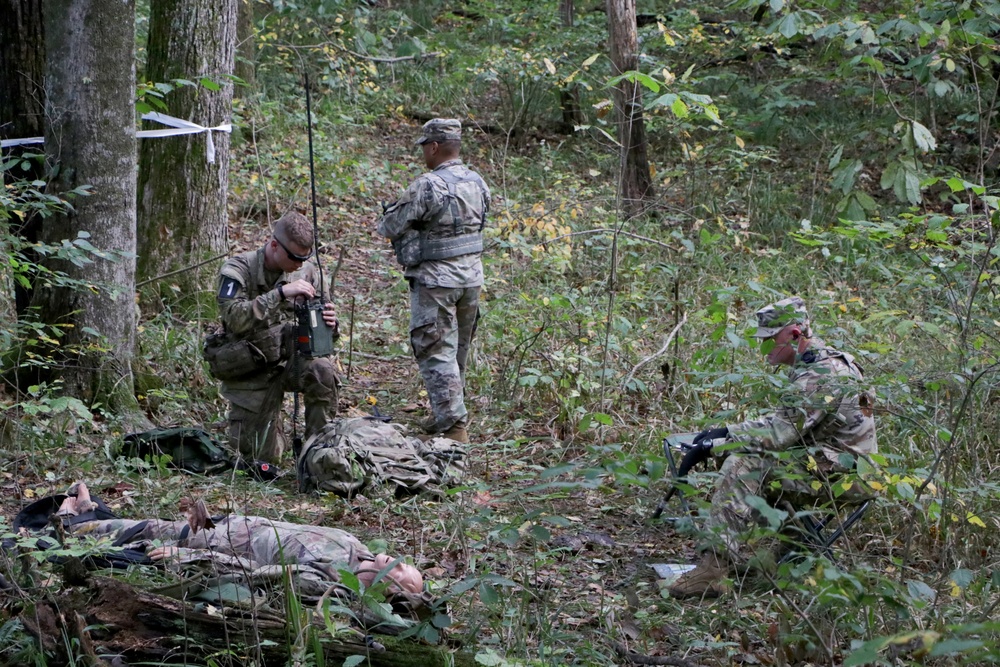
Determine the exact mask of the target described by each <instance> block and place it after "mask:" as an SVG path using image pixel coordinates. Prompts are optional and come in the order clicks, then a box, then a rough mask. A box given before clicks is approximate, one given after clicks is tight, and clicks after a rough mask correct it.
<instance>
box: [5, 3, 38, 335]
mask: <svg viewBox="0 0 1000 667" xmlns="http://www.w3.org/2000/svg"><path fill="white" fill-rule="evenodd" d="M0 45H2V47H0V139H23V138H26V137H40V136H42V132H43V129H42V128H43V125H42V118H43V111H44V100H45V92H44V89H43V86H42V82H43V79H44V77H45V37H44V29H43V24H42V0H0ZM41 150H42V148H41V147H40V146H37V145H28V146H14V147H12V148H9V149H7V150H6V151H4V155H3V158H4V159H5V160H6V159H9V158H12V157H15V156H19V155H32V154H37V153H40V152H41ZM44 175H45V169H44V164H43V162H42V161H41V160H37V159H31V160H26V161H22V162H21V163H20V164H18V165H17V166H16V167H14V168H13V169H10V170H8V171H5V172H3V178H2V180H3V182H4V183H10V182H12V181H15V180H23V181H35V180H39V179H41V178H43V177H44ZM40 225H41V217H40V216H38V215H29V216H28V217H27V218H26V219H24V220H20V219H17V218H15V219H12V220H11V231H12V232H13V233H14V235H15V236H17V237H20V238H21V239H23V240H24V241H25V242H27V243H29V244H30V243H34V242H35V241H37V240H38V233H39V228H40ZM29 259H31V260H35V259H37V256H36V255H34V254H33V253H32V254H30V256H29ZM4 291H5V292H6V290H4ZM13 292H14V309H15V311H16V312H17V314H18V316H20V315H23V314H24V311H25V309H26V308H27V307H28V304H29V303H30V301H31V289H30V288H28V287H25V286H24V285H22V284H20V283H18V282H15V283H14V285H13ZM5 296H6V295H5ZM3 302H4V303H3V310H4V311H8V310H9V302H7V298H4V299H3Z"/></svg>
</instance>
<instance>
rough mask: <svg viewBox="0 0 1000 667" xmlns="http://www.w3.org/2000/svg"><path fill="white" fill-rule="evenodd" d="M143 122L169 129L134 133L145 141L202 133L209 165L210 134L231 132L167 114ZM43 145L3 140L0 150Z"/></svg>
mask: <svg viewBox="0 0 1000 667" xmlns="http://www.w3.org/2000/svg"><path fill="white" fill-rule="evenodd" d="M142 119H143V120H152V121H156V122H157V123H161V124H163V125H169V126H170V128H171V129H169V130H139V131H138V132H136V133H135V136H136V137H139V138H140V139H146V138H150V137H153V138H155V137H176V136H179V135H181V134H200V133H201V132H204V133H205V134H206V137H207V140H208V146H207V151H206V156H207V158H208V163H209V164H214V163H215V142H214V141H213V140H212V132H213V131H214V132H226V133H229V132H232V131H233V126H232V124H231V123H224V124H222V125H216V126H215V127H205V126H203V125H198V124H197V123H192V122H191V121H188V120H181V119H180V118H174V117H173V116H168V115H167V114H163V113H158V112H156V111H151V112H149V113H145V114H143V115H142ZM43 143H45V138H44V137H29V138H27V139H4V140H3V141H0V148H7V147H9V146H24V145H27V144H43Z"/></svg>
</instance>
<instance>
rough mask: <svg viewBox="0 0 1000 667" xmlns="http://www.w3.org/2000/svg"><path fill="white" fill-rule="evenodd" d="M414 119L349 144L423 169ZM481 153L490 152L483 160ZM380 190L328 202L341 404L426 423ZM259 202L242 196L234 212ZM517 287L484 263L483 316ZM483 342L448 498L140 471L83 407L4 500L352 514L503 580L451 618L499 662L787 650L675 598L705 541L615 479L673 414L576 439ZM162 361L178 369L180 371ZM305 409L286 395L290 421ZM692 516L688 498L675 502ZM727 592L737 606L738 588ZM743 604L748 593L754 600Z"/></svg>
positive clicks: (407, 548)
mask: <svg viewBox="0 0 1000 667" xmlns="http://www.w3.org/2000/svg"><path fill="white" fill-rule="evenodd" d="M417 131H418V125H416V124H412V125H410V124H406V123H399V122H393V123H390V124H386V125H384V126H382V127H381V128H380V129H379V130H377V131H374V132H372V134H371V135H370V136H367V137H366V136H363V135H362V136H360V137H353V138H352V139H353V140H354V141H355V142H357V143H358V144H359V145H360V144H365V143H367V144H368V145H369V146H375V145H376V144H377V145H378V150H379V151H382V152H383V153H385V154H387V155H389V156H391V157H389V158H388V159H392V160H394V161H396V162H400V163H405V164H413V162H414V161H415V160H416V159H417V154H416V152H415V150H414V147H413V144H412V140H413V137H414V136H416V134H417ZM376 135H377V136H376ZM470 143H472V142H470ZM479 157H481V156H479ZM470 162H471V163H472V165H473V166H480V164H482V161H481V160H479V159H472V160H470ZM418 166H420V167H422V165H414V166H413V168H412V169H411V171H412V172H413V174H416V173H419V171H420V169H418V168H417V167H418ZM489 169H490V167H486V168H485V169H484V172H485V175H486V176H487V179H488V180H489V179H490V178H498V175H497V174H495V173H490V171H489ZM382 187H383V188H384V189H383V190H382V191H379V190H378V189H376V190H375V191H373V192H368V193H366V195H365V196H364V197H361V196H358V197H357V198H356V199H355V200H352V199H351V198H345V199H344V200H340V201H336V200H334V199H333V198H328V199H323V198H321V201H320V202H319V205H320V208H321V210H322V211H323V220H322V225H321V229H322V234H323V241H324V243H325V247H324V251H323V252H322V253H321V257H322V259H323V263H324V269H325V270H326V271H327V272H331V271H333V268H334V266H335V265H336V261H337V256H338V254H339V248H344V249H345V253H344V259H343V264H342V266H341V267H340V269H339V272H338V273H337V276H336V287H335V292H334V295H333V300H334V302H335V304H336V305H337V307H338V311H339V317H340V320H341V323H342V326H341V331H342V332H343V335H342V337H341V339H340V351H339V353H338V355H337V363H338V368H339V370H340V374H341V377H342V378H343V381H344V383H343V387H342V389H341V394H340V413H341V414H342V415H362V414H369V413H370V412H371V410H372V406H373V405H375V406H377V407H378V409H379V411H380V412H381V413H382V414H385V415H390V416H391V417H392V418H393V420H394V421H398V422H401V423H409V424H414V423H415V422H416V421H417V420H419V419H420V418H422V417H424V416H426V414H427V403H426V399H425V397H424V396H425V393H424V391H423V387H422V383H421V380H420V377H419V374H418V372H417V368H416V365H415V363H414V361H413V360H412V357H411V356H410V354H409V351H408V347H407V343H408V333H407V330H408V327H407V324H408V298H407V293H406V285H405V282H404V281H403V280H402V277H401V272H400V271H399V269H398V267H397V266H396V265H395V262H394V258H393V255H392V251H391V248H390V246H389V245H388V243H387V242H385V241H384V240H383V239H381V238H379V237H378V235H377V233H376V232H375V226H376V222H377V218H376V211H377V210H378V209H377V207H376V206H373V205H371V202H372V201H378V200H391V199H393V198H394V197H395V196H396V195H397V194H398V190H397V188H398V184H397V183H392V182H389V183H387V184H385V185H384V186H382ZM497 194H498V195H499V194H500V193H499V192H498V193H497ZM244 203H245V202H240V201H236V202H234V203H233V207H234V210H238V209H239V208H240V206H241V205H242V204H244ZM266 236H267V229H266V221H260V220H254V219H252V218H244V219H243V220H240V221H238V222H236V223H234V225H233V227H232V229H231V239H230V242H231V245H232V246H233V249H234V251H241V250H244V249H248V248H252V247H255V246H256V245H257V244H258V243H260V242H261V240H262V239H265V238H266ZM509 289H510V287H509V286H508V284H507V283H506V282H505V281H502V280H501V281H497V282H496V283H494V284H490V273H489V271H487V285H486V287H485V288H484V297H483V301H484V307H483V316H484V317H485V318H497V319H498V320H499V321H500V322H502V321H503V318H504V317H505V314H504V310H503V308H502V307H491V304H499V303H503V298H504V297H505V296H509V295H505V294H504V290H509ZM211 324H212V323H211V322H205V321H191V322H186V323H180V322H178V323H177V325H178V326H183V327H186V328H187V330H188V335H189V336H190V339H191V341H193V343H194V347H195V349H197V346H198V345H197V343H198V341H200V337H201V335H202V334H203V332H204V331H205V330H206V329H207V328H208V327H210V326H211ZM474 348H478V349H474V350H473V352H472V355H471V356H472V362H471V364H472V370H471V371H470V375H471V376H472V377H474V378H476V381H474V382H470V387H469V392H468V395H467V398H466V400H467V404H468V406H469V409H470V413H471V424H470V427H469V432H470V436H471V438H472V443H471V444H470V445H469V448H468V468H467V477H466V480H465V485H464V486H463V487H462V488H461V489H460V490H457V491H456V492H455V493H453V494H451V495H449V496H448V497H447V498H446V499H444V500H434V499H430V498H427V497H423V496H415V497H408V498H402V499H397V498H395V497H394V496H393V494H392V492H391V490H389V489H379V488H372V489H369V490H366V491H365V492H364V494H363V495H358V496H355V497H353V498H350V499H344V498H340V497H337V496H335V495H312V494H307V495H301V494H299V493H297V490H296V482H295V478H294V473H293V472H292V471H293V462H292V460H291V456H290V453H286V455H285V457H286V458H285V459H284V460H283V461H282V464H281V466H280V467H281V468H282V469H284V470H286V471H288V472H287V473H286V474H285V475H284V476H283V477H281V478H279V479H278V480H276V481H273V482H270V483H260V482H255V481H251V480H248V479H245V478H242V477H232V476H223V477H211V478H204V477H197V476H191V475H186V474H183V473H179V472H171V471H168V470H162V469H158V468H156V467H151V468H147V469H138V470H137V469H135V468H134V467H129V466H128V465H125V464H124V463H123V462H122V461H121V460H118V461H116V460H114V459H113V458H110V456H109V453H110V452H113V451H114V447H115V445H116V444H117V441H118V439H119V438H120V435H121V434H119V433H116V432H114V431H113V429H111V428H102V426H101V423H100V422H98V423H96V424H95V425H91V427H89V428H91V429H92V430H91V431H89V432H88V433H83V432H81V433H80V437H76V434H75V431H74V428H75V427H74V425H73V422H72V420H67V422H66V423H65V429H63V430H64V440H63V441H62V443H61V445H60V446H59V456H57V457H45V456H40V455H33V454H30V453H27V452H26V453H25V454H24V455H23V457H22V458H21V459H20V460H17V459H15V460H11V461H8V463H7V465H6V466H5V467H4V471H3V477H4V480H3V482H2V486H3V488H4V493H3V500H2V505H3V508H2V509H3V510H4V514H5V515H7V516H13V515H14V514H15V513H16V512H17V511H18V509H19V508H20V507H21V506H23V505H24V504H26V503H28V502H30V501H31V500H33V499H35V498H38V497H42V496H45V495H48V494H52V493H61V492H64V491H65V489H66V488H67V487H68V486H69V485H70V484H71V483H72V482H74V481H75V480H77V479H83V480H85V481H87V482H89V483H90V486H91V488H92V489H93V490H94V491H95V493H96V495H97V496H99V497H101V498H102V499H104V500H105V501H106V502H107V503H108V505H109V506H110V507H111V508H112V509H113V510H114V511H116V512H117V513H118V514H119V515H121V516H123V517H128V518H140V517H149V516H160V517H176V516H177V515H178V513H179V512H178V501H179V500H180V499H182V498H185V497H190V498H201V499H202V500H204V501H205V503H206V505H207V507H208V509H209V512H210V513H212V514H222V513H228V512H236V513H243V514H257V515H263V516H268V517H271V518H275V519H281V520H288V521H293V522H302V523H310V524H317V525H326V526H336V527H340V528H343V529H346V530H349V531H352V532H354V533H355V534H357V535H358V536H359V537H360V538H361V539H362V540H363V541H366V542H368V543H369V544H372V545H373V546H375V548H376V550H378V549H379V547H381V548H383V549H384V550H386V551H388V552H389V553H392V554H401V555H404V556H408V557H411V558H412V560H413V563H414V564H416V565H417V566H419V567H420V568H421V569H423V570H424V572H425V573H427V575H428V579H429V580H430V583H431V589H432V590H433V591H436V592H441V593H443V592H446V591H447V589H448V587H449V586H450V585H452V584H453V583H455V582H459V581H461V580H463V579H464V578H466V577H470V576H477V577H492V579H490V581H491V582H492V583H491V584H490V585H489V586H486V587H485V589H484V588H483V587H479V588H474V589H473V590H471V591H469V592H467V593H465V594H463V595H462V596H459V597H458V598H456V599H455V600H453V602H452V604H451V607H450V613H451V616H452V620H453V624H452V626H451V627H450V628H449V630H448V637H449V640H450V641H451V642H453V643H455V644H458V645H461V646H463V647H464V649H465V650H469V651H473V652H476V653H484V652H485V653H484V655H487V656H488V657H486V658H484V659H485V660H487V661H488V660H493V659H494V657H493V653H495V654H497V655H499V656H505V659H506V660H507V661H508V662H506V663H503V662H493V663H489V662H487V663H486V664H511V665H515V664H546V665H569V664H579V665H605V664H621V663H622V662H623V659H622V658H621V657H620V655H619V652H620V651H621V650H622V648H623V647H627V648H628V649H630V650H635V651H637V652H638V653H639V654H645V655H650V656H663V655H667V656H673V657H674V658H678V659H679V658H684V659H686V660H690V661H691V662H690V664H697V663H699V662H706V663H709V664H711V663H717V662H718V661H719V660H720V659H728V658H723V657H722V656H723V655H728V656H733V655H734V654H736V655H738V656H739V657H738V658H737V660H738V661H741V662H745V663H747V664H758V663H764V664H770V663H772V662H773V661H774V647H773V646H769V645H768V644H767V643H766V636H767V633H765V632H762V631H760V630H759V628H760V627H762V626H761V624H764V626H765V627H766V625H767V624H769V623H773V622H774V620H773V617H772V616H771V614H770V612H767V611H762V610H766V609H767V608H768V605H767V604H764V605H761V604H760V601H759V600H758V601H755V602H753V603H751V605H752V607H751V608H752V609H753V613H752V614H751V613H747V614H745V615H744V620H745V622H746V623H747V624H748V625H754V626H757V628H758V630H757V631H754V632H749V633H747V632H744V631H742V630H741V629H740V628H739V627H734V626H733V625H731V624H728V623H726V622H722V620H721V619H722V615H720V608H719V607H718V606H716V603H713V602H711V601H709V602H704V603H702V602H694V603H685V604H683V605H682V604H679V603H676V602H673V601H671V600H669V599H667V597H666V595H665V591H664V590H662V587H661V585H660V583H659V582H658V581H657V578H656V576H655V574H654V572H653V570H652V568H651V567H650V564H651V563H688V562H692V561H693V560H694V559H695V553H694V548H693V542H692V540H691V538H690V537H689V536H688V535H686V534H680V533H678V532H676V531H675V530H674V528H673V524H672V523H670V522H665V521H654V520H651V518H650V515H651V513H652V511H653V509H654V508H655V507H656V504H657V502H658V501H659V499H660V498H661V497H662V493H663V491H664V490H665V488H663V487H662V486H657V487H656V488H652V489H648V490H641V491H640V492H638V493H637V492H634V491H633V492H622V491H621V489H619V488H616V487H615V486H614V485H613V484H605V483H602V482H603V481H604V480H605V477H606V475H607V472H606V471H603V472H602V471H600V462H599V461H598V459H599V455H598V454H595V449H594V447H599V446H600V445H602V444H607V443H610V442H613V441H612V440H611V439H610V438H611V437H612V436H613V437H614V438H615V440H614V441H615V442H619V443H621V442H623V441H624V442H625V444H626V445H629V444H634V442H632V441H634V440H636V439H639V438H641V439H642V440H643V441H644V443H645V446H647V447H649V446H652V448H654V449H655V448H657V447H658V445H657V444H655V443H656V441H657V440H658V437H657V436H656V435H655V434H656V433H657V432H662V430H663V429H664V427H665V426H667V425H668V424H669V420H667V419H663V418H660V419H653V418H641V419H640V418H635V419H634V420H633V421H634V424H635V423H638V424H643V423H644V424H645V426H643V427H641V428H642V429H643V431H642V432H633V435H630V432H629V431H628V430H621V429H620V430H618V431H615V432H605V433H604V434H603V435H602V434H601V433H600V431H599V430H598V429H595V430H594V431H593V432H591V433H588V434H587V438H582V437H580V436H579V434H576V436H574V437H565V436H564V434H562V433H560V432H559V431H558V428H557V427H556V426H555V425H554V422H555V421H556V420H555V419H553V417H554V415H550V414H549V409H548V408H547V407H546V406H540V409H535V410H524V411H523V413H522V412H521V411H520V410H519V407H521V406H520V404H518V403H517V402H516V401H499V400H493V398H492V397H491V395H490V393H489V388H490V387H491V386H492V384H491V382H490V381H489V378H488V372H487V373H481V372H477V371H476V370H475V366H476V365H477V364H483V365H485V366H486V368H487V369H489V368H495V367H496V360H495V359H493V358H492V355H494V351H492V350H485V349H482V348H481V347H480V346H476V345H474ZM155 355H156V353H155V352H151V353H150V356H155ZM163 371H164V375H165V376H166V375H169V374H170V369H168V368H164V369H163ZM196 375H197V374H196ZM484 378H485V379H484ZM208 382H211V380H208ZM172 389H174V390H177V389H182V388H178V387H173V388H172ZM291 408H292V401H291V397H288V400H287V402H286V412H287V414H286V432H288V431H289V430H290V429H289V422H290V413H291ZM216 409H217V410H216V412H214V419H215V421H212V422H210V423H205V424H199V423H191V419H192V415H195V414H205V411H204V409H192V410H191V411H190V412H189V413H185V412H184V411H180V412H175V413H171V412H170V411H169V410H168V409H164V408H163V407H162V406H161V408H160V409H159V410H158V411H156V412H152V411H151V417H152V419H153V420H154V422H156V424H157V426H178V425H188V426H199V425H204V426H205V427H206V428H207V429H208V430H209V431H210V432H211V433H212V434H213V435H214V436H216V437H218V438H219V439H220V440H223V439H224V424H223V422H222V420H221V419H220V417H221V414H223V413H222V410H223V409H224V406H223V405H222V403H221V401H219V402H217V404H216ZM634 424H633V426H634ZM300 425H301V421H300ZM300 427H301V426H300ZM655 454H656V452H654V455H655ZM569 464H575V465H579V466H581V467H587V465H591V464H592V465H593V467H594V468H595V469H597V470H598V473H597V474H596V476H595V477H594V478H593V479H591V480H589V481H584V480H582V479H580V478H579V477H569V476H567V475H563V474H560V473H559V471H560V470H563V469H568V467H569ZM546 471H550V472H546ZM679 512H680V508H679V506H678V505H677V502H676V500H675V501H674V504H673V505H672V506H670V507H669V508H668V509H667V511H666V515H668V516H669V515H671V514H675V515H676V514H677V513H679ZM501 578H502V579H501ZM721 604H724V605H725V606H726V608H727V609H730V610H732V605H733V604H734V601H733V600H729V601H726V602H725V603H721ZM736 604H737V605H738V606H739V605H742V604H743V603H742V602H741V601H740V598H739V597H737V598H736ZM772 635H773V633H772ZM664 664H666V663H664ZM677 664H688V663H677Z"/></svg>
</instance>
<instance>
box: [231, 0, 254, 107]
mask: <svg viewBox="0 0 1000 667" xmlns="http://www.w3.org/2000/svg"><path fill="white" fill-rule="evenodd" d="M253 19H254V6H253V0H239V7H238V9H237V15H236V65H235V69H236V76H238V77H239V78H241V79H243V81H244V83H245V84H246V85H243V86H236V87H235V88H234V89H233V97H234V98H236V99H248V98H250V97H251V96H252V94H253V92H254V90H255V89H256V88H257V41H256V40H257V36H256V34H255V33H254V29H253Z"/></svg>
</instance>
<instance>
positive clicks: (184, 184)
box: [138, 0, 237, 306]
mask: <svg viewBox="0 0 1000 667" xmlns="http://www.w3.org/2000/svg"><path fill="white" fill-rule="evenodd" d="M236 5H237V0H152V3H151V5H150V19H149V47H148V49H147V64H146V72H147V77H148V78H149V79H150V80H151V81H170V80H172V79H179V78H182V79H189V80H193V81H199V80H200V79H202V78H203V77H207V78H208V79H211V80H212V81H214V82H216V83H217V84H219V86H220V89H219V90H217V91H213V90H209V89H207V88H205V87H204V86H198V87H197V88H195V87H191V86H184V87H181V88H179V89H177V90H175V91H173V92H172V93H170V94H169V95H167V98H166V103H167V108H168V113H169V114H170V115H172V116H176V117H178V118H182V119H185V120H189V121H191V122H194V123H198V124H199V125H204V126H206V127H209V126H215V125H220V124H222V123H227V122H229V120H230V116H231V115H232V106H233V84H232V81H231V80H230V79H229V78H228V76H229V75H231V74H232V73H233V61H234V53H235V49H236ZM212 140H213V141H214V143H215V162H214V163H212V164H209V162H208V160H207V159H206V143H207V141H208V138H207V135H206V134H189V135H183V136H178V137H169V138H164V139H155V140H148V141H144V142H142V144H141V145H140V153H139V239H138V246H139V263H138V274H139V279H140V280H145V279H150V278H154V277H156V276H160V275H163V274H166V273H169V272H171V271H177V270H179V269H182V268H185V267H191V266H194V265H196V264H199V263H202V262H205V260H207V259H210V258H212V257H215V256H217V255H219V254H222V253H224V252H225V251H226V229H227V223H228V216H227V211H226V195H227V191H228V189H229V135H228V134H226V133H223V132H213V133H212ZM217 269H218V267H217V266H214V265H213V264H212V263H208V264H203V265H202V266H199V267H197V268H194V269H192V270H190V271H183V272H180V273H177V274H175V275H171V276H170V277H169V279H167V280H162V281H158V282H157V283H155V284H154V287H156V288H158V289H157V290H156V291H157V292H158V293H159V294H160V295H161V297H167V296H168V295H169V298H171V299H173V298H176V297H175V295H180V297H181V298H182V303H184V305H188V306H190V305H193V303H194V302H198V303H204V304H207V303H214V299H211V298H210V297H213V296H214V277H215V274H216V271H217ZM175 287H176V288H177V291H175V290H174V288H175ZM199 296H200V297H203V298H200V299H199V298H198V297H199Z"/></svg>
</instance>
